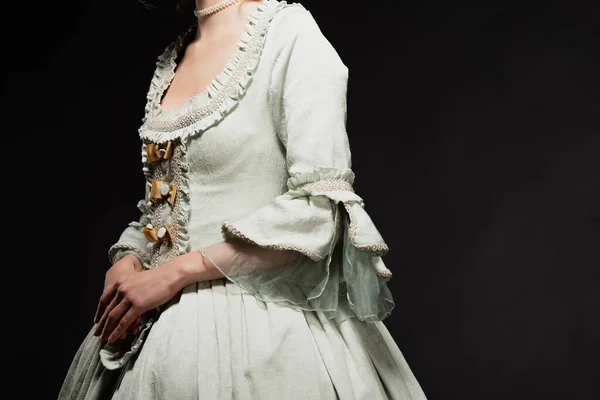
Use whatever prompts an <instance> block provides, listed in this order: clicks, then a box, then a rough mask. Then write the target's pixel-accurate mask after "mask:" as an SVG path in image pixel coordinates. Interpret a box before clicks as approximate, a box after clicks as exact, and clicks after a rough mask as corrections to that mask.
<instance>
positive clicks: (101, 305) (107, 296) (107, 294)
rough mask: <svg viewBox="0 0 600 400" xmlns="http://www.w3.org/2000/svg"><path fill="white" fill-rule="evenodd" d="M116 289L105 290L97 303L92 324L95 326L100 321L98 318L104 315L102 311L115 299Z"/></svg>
mask: <svg viewBox="0 0 600 400" xmlns="http://www.w3.org/2000/svg"><path fill="white" fill-rule="evenodd" d="M115 294H116V287H111V288H105V290H104V292H103V293H102V296H100V300H99V301H98V307H97V308H96V315H95V316H94V323H95V324H97V323H98V322H99V321H100V317H101V316H102V314H104V310H105V309H106V307H107V306H108V305H109V304H110V302H111V300H112V299H113V298H114V297H115Z"/></svg>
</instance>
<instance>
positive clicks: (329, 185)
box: [298, 179, 354, 192]
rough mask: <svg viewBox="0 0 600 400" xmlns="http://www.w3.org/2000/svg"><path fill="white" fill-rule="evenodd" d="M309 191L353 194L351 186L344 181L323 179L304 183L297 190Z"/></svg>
mask: <svg viewBox="0 0 600 400" xmlns="http://www.w3.org/2000/svg"><path fill="white" fill-rule="evenodd" d="M300 189H303V190H310V191H315V192H330V191H349V192H354V188H353V187H352V184H351V183H350V182H348V181H346V180H344V179H323V180H320V181H316V182H310V183H305V184H304V185H302V186H300V187H299V188H298V190H300Z"/></svg>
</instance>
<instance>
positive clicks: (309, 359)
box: [58, 279, 426, 400]
mask: <svg viewBox="0 0 600 400" xmlns="http://www.w3.org/2000/svg"><path fill="white" fill-rule="evenodd" d="M93 331H94V328H92V329H91V330H90V331H89V333H88V334H87V336H86V338H85V340H84V341H83V343H82V344H81V346H80V347H79V350H78V351H77V354H76V355H75V357H74V359H73V362H72V364H71V367H70V368H69V371H68V373H67V376H66V378H65V380H64V382H63V386H62V389H61V392H60V394H59V397H58V398H59V400H75V399H77V400H106V399H113V400H159V399H160V400H203V399H206V400H234V399H235V400H250V399H252V400H255V399H257V400H271V399H273V400H275V399H277V400H281V399H285V400H296V399H297V400H312V399H315V400H334V399H341V400H385V399H392V400H425V399H426V397H425V394H424V393H423V391H422V389H421V387H420V386H419V383H418V382H417V380H416V378H415V376H414V375H413V373H412V371H411V369H410V368H409V366H408V364H407V362H406V360H405V359H404V356H403V355H402V353H401V351H400V349H399V348H398V346H397V344H396V343H395V341H394V340H393V338H392V337H391V335H390V333H389V332H388V330H387V328H386V327H385V325H384V324H383V322H381V321H379V322H375V323H369V322H361V321H359V320H358V319H356V318H348V317H344V316H343V315H342V314H340V315H339V316H338V317H336V318H333V319H327V318H326V317H325V316H324V314H323V313H322V312H321V311H303V310H297V309H293V308H290V307H284V306H280V305H277V304H275V303H263V302H259V301H257V300H256V298H255V297H254V296H252V295H251V294H249V293H247V292H245V291H243V289H240V288H239V287H238V286H237V285H236V284H234V283H232V282H230V281H227V280H225V279H217V280H213V281H207V282H200V283H194V284H191V285H188V286H187V287H185V288H184V290H183V291H182V292H181V295H180V297H178V298H175V299H174V300H172V301H171V302H170V303H169V304H168V305H167V307H166V308H165V309H164V310H163V311H162V313H161V314H160V316H159V318H158V319H157V320H156V321H155V322H154V325H153V326H152V327H151V329H150V331H149V333H148V336H147V337H146V340H145V342H144V343H143V345H142V347H141V349H140V351H139V352H138V353H136V354H135V355H134V356H133V357H132V358H130V359H129V361H128V362H127V363H126V364H125V365H124V366H123V367H122V368H119V369H114V370H109V369H106V368H105V367H104V365H103V364H102V363H101V361H100V356H99V353H100V350H101V349H102V347H103V346H104V344H105V343H106V342H102V341H101V340H100V338H99V337H96V336H94V335H93Z"/></svg>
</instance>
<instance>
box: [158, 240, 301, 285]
mask: <svg viewBox="0 0 600 400" xmlns="http://www.w3.org/2000/svg"><path fill="white" fill-rule="evenodd" d="M202 252H204V255H203V254H202ZM301 256H302V253H299V252H297V251H294V250H270V249H266V248H263V247H259V246H256V245H253V244H251V243H247V242H244V241H242V240H232V241H228V242H221V243H216V244H213V245H211V246H208V247H205V248H204V249H202V250H197V251H191V252H189V253H187V254H184V255H181V256H179V257H176V258H174V259H173V260H171V261H169V262H167V263H165V264H163V265H161V266H160V268H164V269H168V270H169V271H170V274H172V276H173V277H174V281H175V284H176V285H177V287H179V288H184V287H185V286H187V285H189V284H191V283H194V282H202V281H207V280H212V279H219V278H223V277H225V275H224V274H223V272H225V274H227V275H228V276H236V275H242V274H244V272H245V271H246V272H247V273H251V272H256V271H260V270H265V269H270V268H275V267H278V266H283V265H288V264H290V263H293V262H294V261H296V260H298V259H299V258H300V257H301Z"/></svg>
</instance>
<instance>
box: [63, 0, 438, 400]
mask: <svg viewBox="0 0 600 400" xmlns="http://www.w3.org/2000/svg"><path fill="white" fill-rule="evenodd" d="M173 6H175V4H173ZM186 12H190V13H192V12H193V13H194V15H195V16H196V20H195V22H194V23H193V24H192V25H191V26H190V28H189V29H187V30H186V31H185V32H182V33H181V35H180V36H179V37H177V38H176V39H175V41H174V42H172V43H171V44H170V45H169V46H168V47H167V48H166V49H165V51H164V53H163V54H162V55H160V57H159V59H158V62H157V65H156V70H155V73H154V75H153V76H152V79H151V82H150V88H149V91H148V95H147V104H146V106H145V116H144V118H143V121H142V125H141V127H140V129H139V136H140V139H141V164H142V169H143V174H144V176H145V178H146V179H145V181H146V188H145V189H146V190H145V193H146V196H145V198H143V199H141V200H140V202H139V203H138V208H139V209H140V212H141V216H140V219H139V220H138V221H134V222H131V223H130V224H129V226H127V227H126V229H124V231H123V233H122V235H121V237H120V239H119V240H118V242H117V243H115V244H114V245H113V246H112V247H111V248H110V249H109V257H110V261H111V265H112V267H111V268H110V269H109V270H108V271H107V273H106V281H105V288H104V292H103V293H102V295H101V297H100V299H99V304H98V309H97V313H96V316H95V324H94V326H93V327H92V329H91V330H90V331H89V333H88V335H87V336H86V337H85V339H84V340H83V343H82V344H81V346H80V347H79V350H78V352H77V354H76V356H75V358H74V359H73V361H72V364H71V366H70V368H69V370H68V373H67V375H66V377H65V380H64V382H63V385H62V389H61V391H60V394H59V400H75V399H77V400H79V399H81V400H83V399H85V400H100V399H120V400H153V399H156V400H158V399H167V400H171V399H172V400H176V399H177V400H183V399H208V400H216V399H240V400H246V399H259V400H268V399H286V400H288V399H298V400H312V399H315V400H316V399H323V400H329V399H331V400H333V399H341V400H383V399H393V400H425V399H426V397H425V394H424V392H423V390H422V389H421V387H420V385H419V383H418V381H417V378H416V377H415V376H414V374H413V373H412V371H411V369H410V367H409V365H408V363H407V362H406V360H405V359H404V357H403V355H402V352H401V351H400V349H399V347H398V345H397V344H396V342H395V341H394V339H393V338H392V336H391V335H390V333H389V332H388V330H387V328H386V326H385V325H384V323H383V322H382V321H383V320H384V319H385V318H386V317H387V316H389V315H390V313H391V312H392V310H393V308H394V300H393V296H392V294H391V292H390V290H389V289H388V287H387V282H388V280H389V279H390V278H391V277H392V272H391V271H390V269H388V267H387V266H386V265H385V263H384V262H383V260H382V256H384V255H385V254H386V253H387V252H388V251H389V248H388V246H387V244H386V242H385V241H384V239H383V238H382V236H381V235H380V233H379V231H378V230H377V228H376V226H375V224H374V223H373V221H372V220H371V218H370V216H369V215H368V213H367V212H366V210H365V207H364V202H363V200H362V198H361V197H360V194H358V193H356V192H355V190H354V188H353V183H354V178H355V175H354V172H353V171H352V169H351V151H350V143H349V139H348V135H347V133H346V126H345V125H346V110H347V109H346V96H347V83H348V68H347V67H346V65H345V64H344V63H343V61H342V60H341V59H340V57H339V55H338V53H337V52H336V50H335V49H334V47H333V46H332V44H331V43H330V42H329V41H328V40H327V38H326V37H325V36H324V35H323V33H322V31H321V30H320V28H319V26H318V24H317V22H316V20H315V19H314V18H313V15H312V14H311V13H310V11H308V10H307V8H305V7H304V6H303V5H301V4H300V3H292V2H289V3H288V2H286V1H283V0H258V1H254V0H196V1H195V3H193V2H190V9H189V11H186ZM141 106H142V105H140V107H141ZM133 156H136V157H137V156H138V155H137V154H134V155H133ZM123 183H124V184H127V183H126V182H123ZM391 269H392V270H393V268H391ZM90 322H91V316H90Z"/></svg>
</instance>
